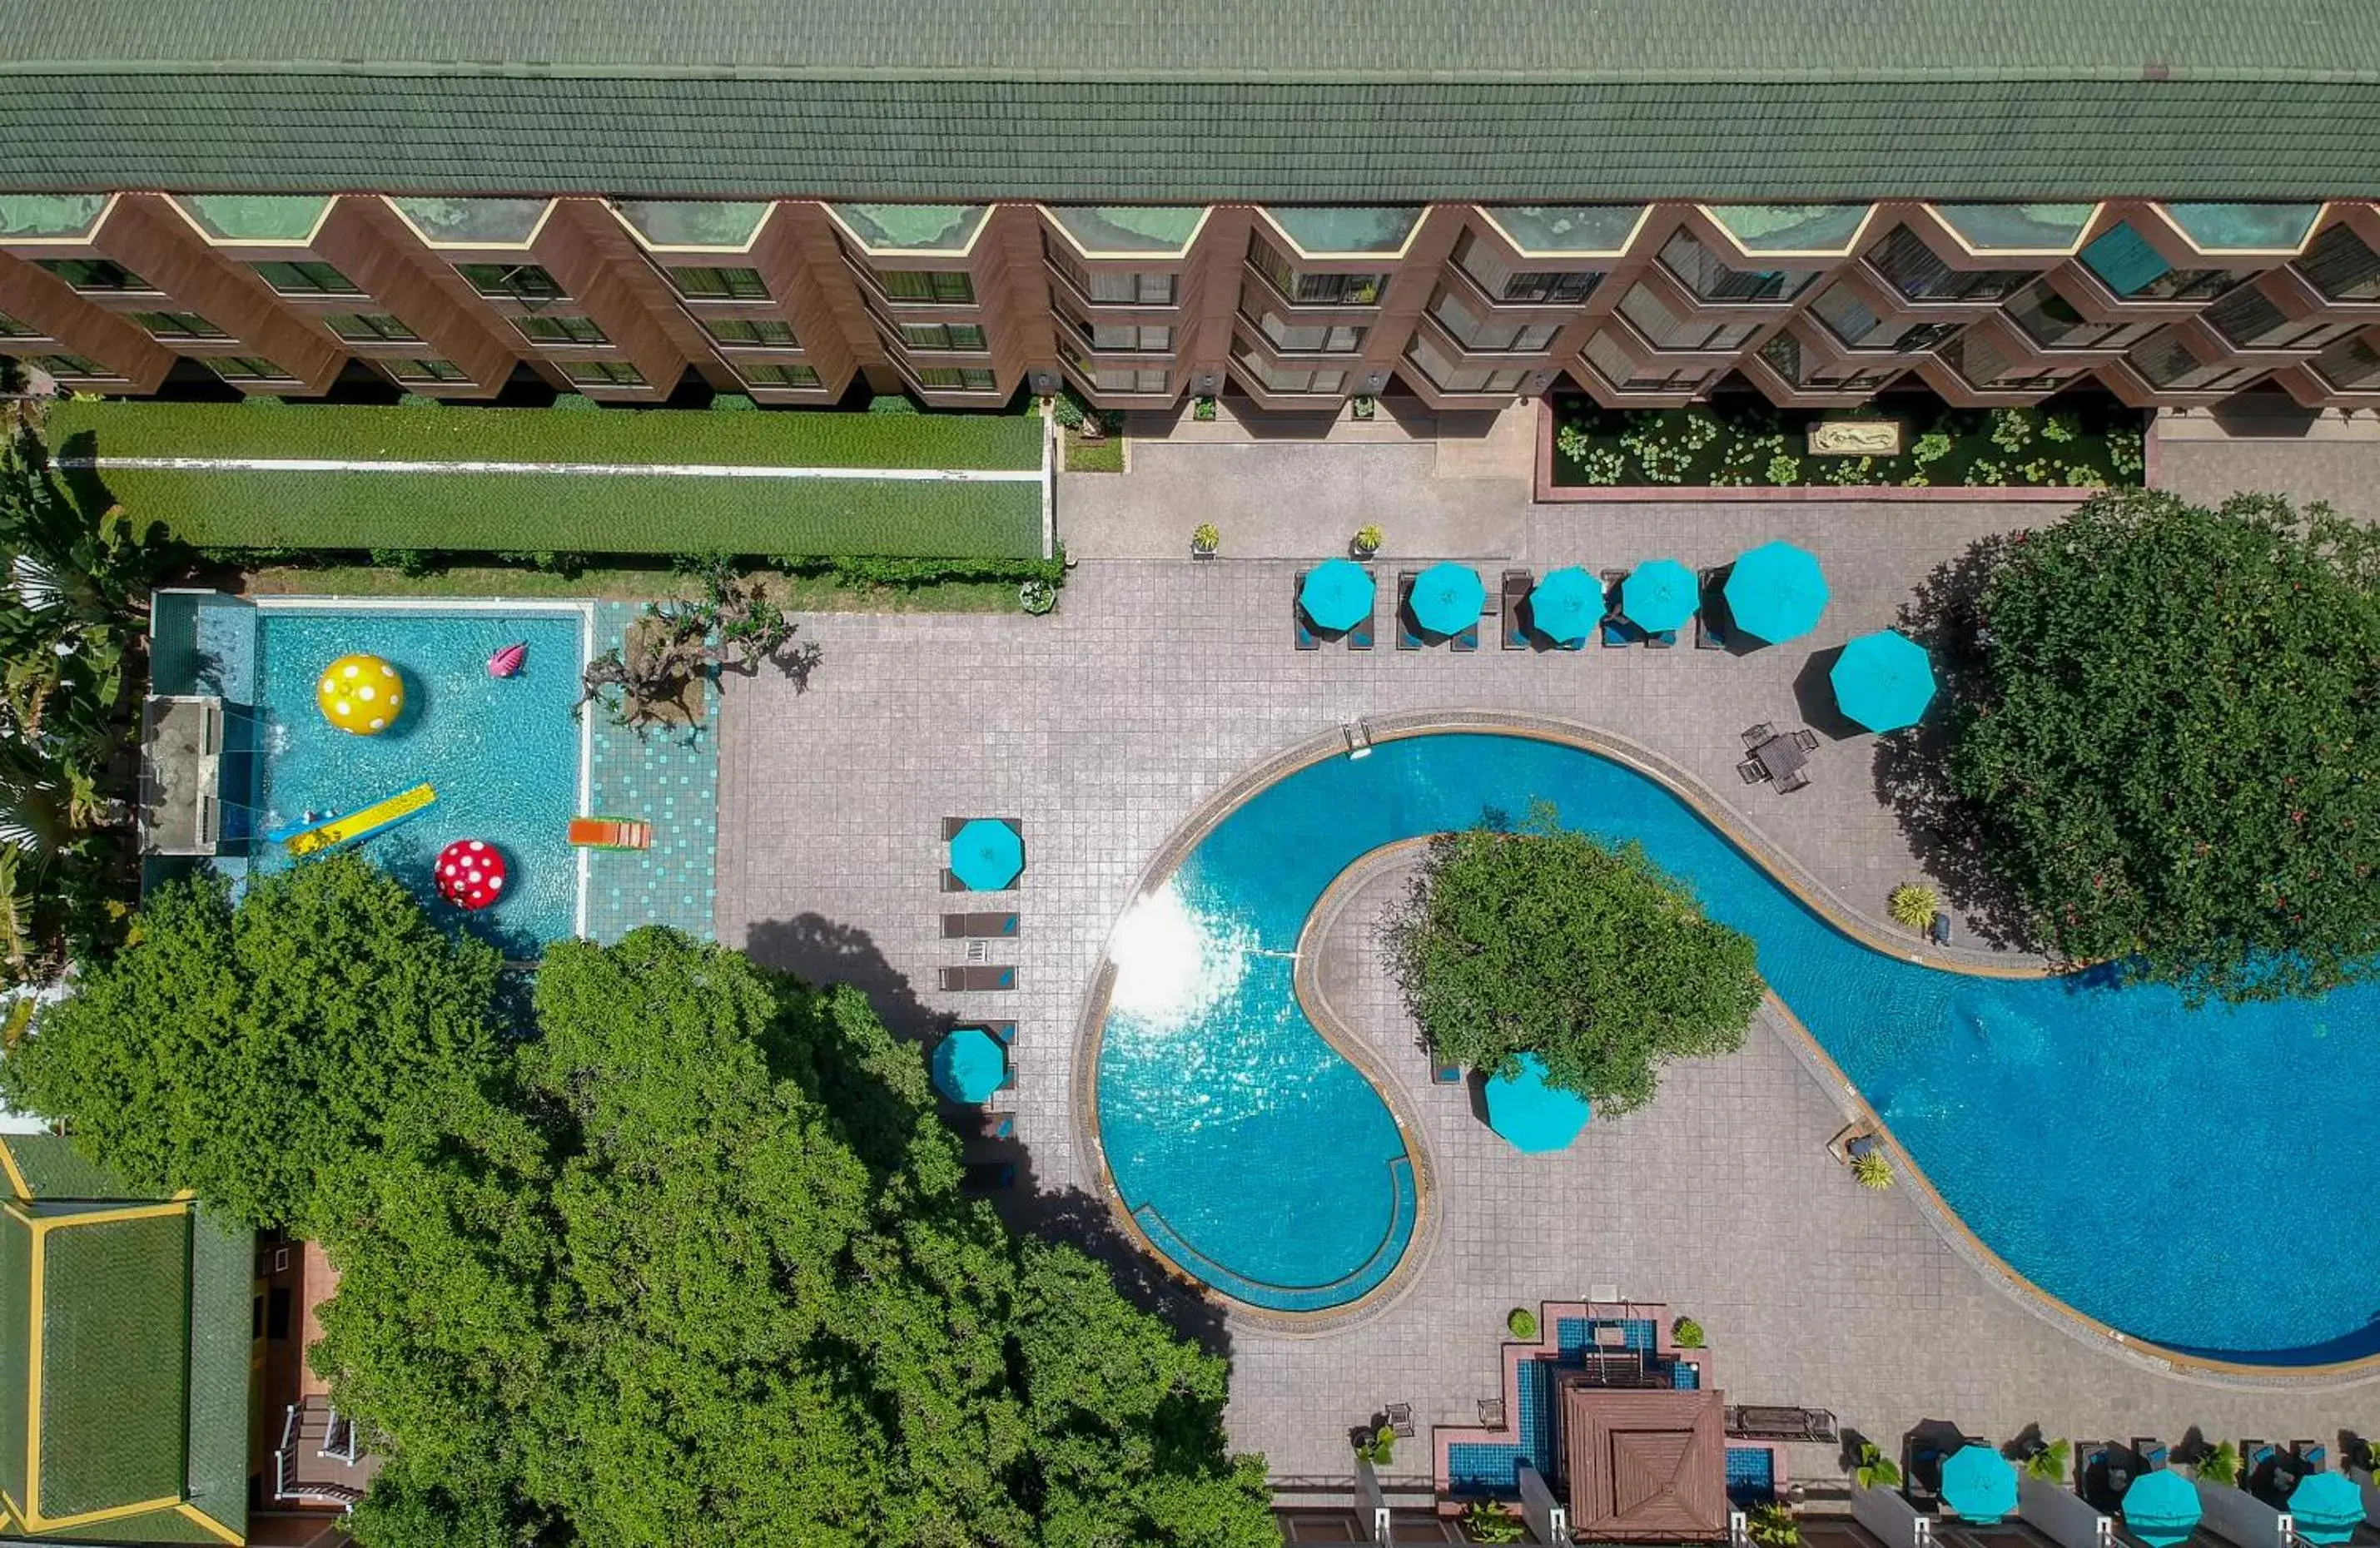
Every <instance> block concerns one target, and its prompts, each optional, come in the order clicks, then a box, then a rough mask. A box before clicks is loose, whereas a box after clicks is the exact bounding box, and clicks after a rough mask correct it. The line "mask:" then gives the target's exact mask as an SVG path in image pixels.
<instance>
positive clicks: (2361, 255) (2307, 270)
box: [2290, 225, 2380, 301]
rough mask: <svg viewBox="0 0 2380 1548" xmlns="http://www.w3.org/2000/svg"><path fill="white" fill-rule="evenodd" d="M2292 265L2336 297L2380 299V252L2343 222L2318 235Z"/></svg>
mask: <svg viewBox="0 0 2380 1548" xmlns="http://www.w3.org/2000/svg"><path fill="white" fill-rule="evenodd" d="M2290 267H2291V268H2294V269H2295V270H2296V271H2297V272H2299V273H2301V274H2302V275H2304V276H2305V280H2306V283H2307V284H2311V285H2313V287H2314V288H2315V289H2316V290H2319V291H2321V292H2322V293H2323V294H2324V295H2325V296H2328V297H2330V298H2331V299H2332V300H2334V301H2380V253H2375V252H2374V251H2373V250H2372V249H2371V248H2368V247H2366V246H2364V244H2363V239H2362V237H2360V236H2356V235H2355V233H2353V232H2351V231H2350V230H2348V229H2347V227H2345V226H2343V225H2335V226H2332V227H2331V228H2330V229H2329V230H2328V231H2325V232H2324V233H2323V234H2322V235H2321V236H2317V237H2315V238H2314V239H2313V247H2310V248H2307V249H2306V250H2305V256H2304V257H2303V258H2301V259H2299V260H2297V262H2295V263H2294V264H2292V265H2290Z"/></svg>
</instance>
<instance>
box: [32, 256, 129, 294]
mask: <svg viewBox="0 0 2380 1548" xmlns="http://www.w3.org/2000/svg"><path fill="white" fill-rule="evenodd" d="M35 261H36V262H38V263H39V264H40V265H41V266H42V268H44V269H47V270H48V271H49V272H51V273H53V274H55V275H56V276H57V277H58V278H60V279H62V280H64V281H66V282H67V284H70V285H72V286H74V287H75V288H76V289H77V290H91V291H114V290H154V289H156V288H157V287H156V286H155V285H153V284H150V283H149V282H148V281H147V280H144V279H142V278H141V277H140V275H138V274H136V273H134V272H132V271H131V270H129V269H127V268H126V267H125V266H124V265H123V264H121V263H111V262H109V261H108V260H106V259H103V258H43V259H37V260H35Z"/></svg>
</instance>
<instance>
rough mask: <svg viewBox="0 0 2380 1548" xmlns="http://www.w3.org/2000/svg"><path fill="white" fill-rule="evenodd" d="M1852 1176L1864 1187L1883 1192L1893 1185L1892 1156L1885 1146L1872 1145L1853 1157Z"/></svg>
mask: <svg viewBox="0 0 2380 1548" xmlns="http://www.w3.org/2000/svg"><path fill="white" fill-rule="evenodd" d="M1852 1177H1854V1178H1856V1179H1859V1185H1860V1186H1861V1187H1862V1188H1865V1189H1868V1190H1870V1191H1873V1192H1877V1193H1881V1192H1883V1191H1885V1190H1886V1189H1888V1188H1889V1187H1891V1186H1892V1157H1891V1156H1889V1155H1886V1154H1885V1153H1884V1147H1883V1146H1881V1145H1875V1146H1871V1147H1870V1148H1868V1149H1866V1150H1864V1151H1861V1152H1860V1153H1859V1154H1858V1155H1854V1156H1852Z"/></svg>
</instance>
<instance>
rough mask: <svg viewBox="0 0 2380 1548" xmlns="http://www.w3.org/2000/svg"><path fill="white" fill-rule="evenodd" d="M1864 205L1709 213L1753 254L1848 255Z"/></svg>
mask: <svg viewBox="0 0 2380 1548" xmlns="http://www.w3.org/2000/svg"><path fill="white" fill-rule="evenodd" d="M1868 211H1869V206H1867V205H1864V204H1713V205H1710V206H1708V207H1707V209H1706V214H1708V215H1709V216H1710V218H1711V219H1712V220H1713V221H1715V222H1717V223H1718V225H1719V227H1720V229H1722V230H1724V231H1725V232H1726V233H1727V234H1728V235H1729V236H1732V237H1734V238H1735V244H1736V246H1737V247H1740V248H1743V250H1744V251H1746V252H1752V253H1830V254H1831V253H1848V252H1850V251H1851V244H1852V239H1853V238H1854V237H1856V236H1858V235H1859V231H1860V227H1861V226H1863V225H1864V224H1867V217H1868Z"/></svg>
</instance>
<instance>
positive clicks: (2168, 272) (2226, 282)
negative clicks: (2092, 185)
mask: <svg viewBox="0 0 2380 1548" xmlns="http://www.w3.org/2000/svg"><path fill="white" fill-rule="evenodd" d="M2082 259H2083V267H2084V268H2086V269H2088V270H2090V271H2091V272H2092V273H2093V274H2095V275H2096V276H2098V280H2099V283H2100V284H2104V285H2106V286H2107V289H2108V291H2109V292H2110V293H2111V294H2113V295H2115V296H2119V297H2120V298H2121V299H2124V300H2127V301H2204V300H2207V299H2209V298H2211V297H2213V296H2220V295H2222V294H2223V293H2224V292H2225V291H2227V290H2228V289H2230V288H2231V287H2232V286H2233V285H2236V284H2239V283H2240V281H2241V280H2242V279H2245V278H2246V277H2247V276H2245V275H2243V274H2234V273H2231V272H2228V271H2226V270H2222V269H2177V268H2175V267H2174V266H2173V265H2172V264H2170V263H2168V262H2167V261H2166V260H2165V255H2163V254H2162V253H2160V252H2158V251H2157V250H2156V249H2155V248H2153V247H2151V246H2149V243H2148V239H2147V238H2146V237H2144V236H2142V235H2141V234H2140V233H2139V232H2137V231H2134V230H2133V229H2132V228H2131V226H2130V225H2129V224H2125V223H2123V222H2121V221H2119V222H2118V223H2117V224H2114V225H2113V226H2110V227H2109V228H2108V229H2107V230H2106V231H2104V232H2102V233H2100V234H2099V235H2098V236H2095V237H2093V238H2092V239H2091V242H2090V244H2089V246H2087V247H2085V248H2083V252H2082Z"/></svg>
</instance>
